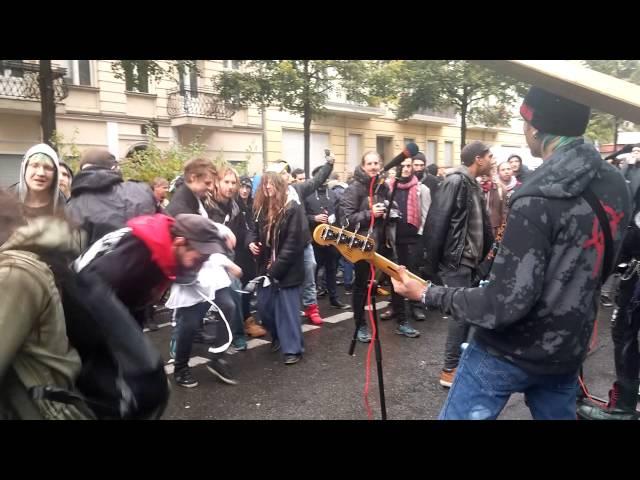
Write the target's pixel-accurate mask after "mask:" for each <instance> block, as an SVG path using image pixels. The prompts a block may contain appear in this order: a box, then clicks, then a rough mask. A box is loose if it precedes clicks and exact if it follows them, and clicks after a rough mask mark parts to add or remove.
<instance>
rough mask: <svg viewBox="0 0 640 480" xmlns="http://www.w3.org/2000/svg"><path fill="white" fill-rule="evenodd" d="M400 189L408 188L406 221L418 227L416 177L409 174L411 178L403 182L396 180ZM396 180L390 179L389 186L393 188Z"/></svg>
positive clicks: (418, 212) (418, 209)
mask: <svg viewBox="0 0 640 480" xmlns="http://www.w3.org/2000/svg"><path fill="white" fill-rule="evenodd" d="M397 183H398V188H399V189H400V190H409V194H408V195H407V223H410V224H411V225H413V226H414V227H416V228H417V229H420V205H419V204H418V177H416V176H415V175H411V178H410V179H408V180H407V181H405V182H403V181H402V179H401V180H400V181H399V182H397ZM395 185H396V180H395V179H393V180H391V188H392V189H393V188H395Z"/></svg>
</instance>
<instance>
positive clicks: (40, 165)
mask: <svg viewBox="0 0 640 480" xmlns="http://www.w3.org/2000/svg"><path fill="white" fill-rule="evenodd" d="M27 168H30V169H32V170H40V168H42V169H43V170H44V171H45V172H47V173H53V172H54V171H55V167H54V166H53V165H51V164H50V163H48V162H29V164H28V165H27Z"/></svg>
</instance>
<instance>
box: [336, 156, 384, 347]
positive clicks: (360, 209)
mask: <svg viewBox="0 0 640 480" xmlns="http://www.w3.org/2000/svg"><path fill="white" fill-rule="evenodd" d="M381 167H382V159H381V158H380V154H378V153H377V152H373V151H369V152H366V153H365V154H364V155H363V156H362V160H361V161H360V165H358V166H357V167H356V169H355V171H354V173H353V181H352V182H351V184H349V186H348V187H347V189H346V190H345V191H344V194H343V195H342V198H341V199H340V202H339V205H340V212H341V217H342V218H340V222H339V223H340V225H347V228H346V229H347V230H349V231H355V232H356V233H359V234H361V235H367V232H369V226H370V224H371V215H373V217H374V222H373V232H372V237H373V239H374V240H375V242H376V245H377V246H378V248H380V246H381V245H380V242H381V240H382V239H383V235H382V226H383V223H384V218H383V216H384V214H385V211H386V206H385V203H384V202H385V201H388V200H387V197H388V196H389V189H388V187H387V185H386V183H384V182H382V183H381V182H375V180H374V182H375V185H374V186H373V201H372V203H373V205H370V204H369V191H370V186H371V181H372V179H374V178H375V177H377V175H378V174H379V173H380V169H381ZM355 273H356V274H355V279H354V281H353V297H352V305H353V318H354V320H355V322H356V326H358V325H360V328H359V330H358V340H359V341H360V342H363V343H368V342H370V341H371V333H370V331H369V328H368V326H367V322H366V319H365V318H364V305H365V302H366V297H367V282H368V281H369V273H370V270H369V264H368V263H367V262H366V261H364V260H361V261H359V262H356V264H355Z"/></svg>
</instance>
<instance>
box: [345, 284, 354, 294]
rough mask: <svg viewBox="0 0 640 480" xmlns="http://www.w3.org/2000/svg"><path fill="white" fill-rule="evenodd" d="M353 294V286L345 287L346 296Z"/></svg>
mask: <svg viewBox="0 0 640 480" xmlns="http://www.w3.org/2000/svg"><path fill="white" fill-rule="evenodd" d="M352 293H353V285H345V286H344V294H345V295H351V294H352Z"/></svg>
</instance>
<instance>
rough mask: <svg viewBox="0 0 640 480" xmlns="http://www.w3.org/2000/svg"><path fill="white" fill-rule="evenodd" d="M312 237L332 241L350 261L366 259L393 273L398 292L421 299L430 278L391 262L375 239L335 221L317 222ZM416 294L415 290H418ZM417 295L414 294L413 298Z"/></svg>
mask: <svg viewBox="0 0 640 480" xmlns="http://www.w3.org/2000/svg"><path fill="white" fill-rule="evenodd" d="M313 240H314V241H315V242H316V243H317V244H318V245H323V246H326V245H332V246H334V247H335V248H336V249H338V251H339V252H340V253H341V254H342V256H343V257H345V258H346V259H347V260H349V261H350V262H351V263H356V262H359V261H360V260H366V261H367V262H369V263H373V265H374V266H375V267H376V268H378V269H380V270H382V271H383V272H384V273H386V274H387V275H389V276H390V277H391V280H392V281H393V287H394V289H396V293H398V295H402V296H403V297H407V298H409V299H411V300H420V297H421V295H422V292H423V291H424V289H425V287H428V286H429V282H427V281H426V280H423V279H421V278H420V277H419V276H417V275H415V274H413V273H411V272H410V271H408V270H407V269H406V268H405V267H402V266H400V265H398V264H397V263H394V262H392V261H391V260H389V259H388V258H385V257H383V256H382V255H380V254H379V253H376V245H375V241H374V240H373V239H372V238H370V237H368V236H364V235H358V234H356V233H353V232H349V231H347V229H346V228H340V227H336V226H333V225H327V224H324V225H318V226H317V227H316V228H315V230H314V231H313ZM418 290H419V292H418V294H417V295H418V296H417V297H415V292H416V291H418ZM414 297H415V298H414Z"/></svg>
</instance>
